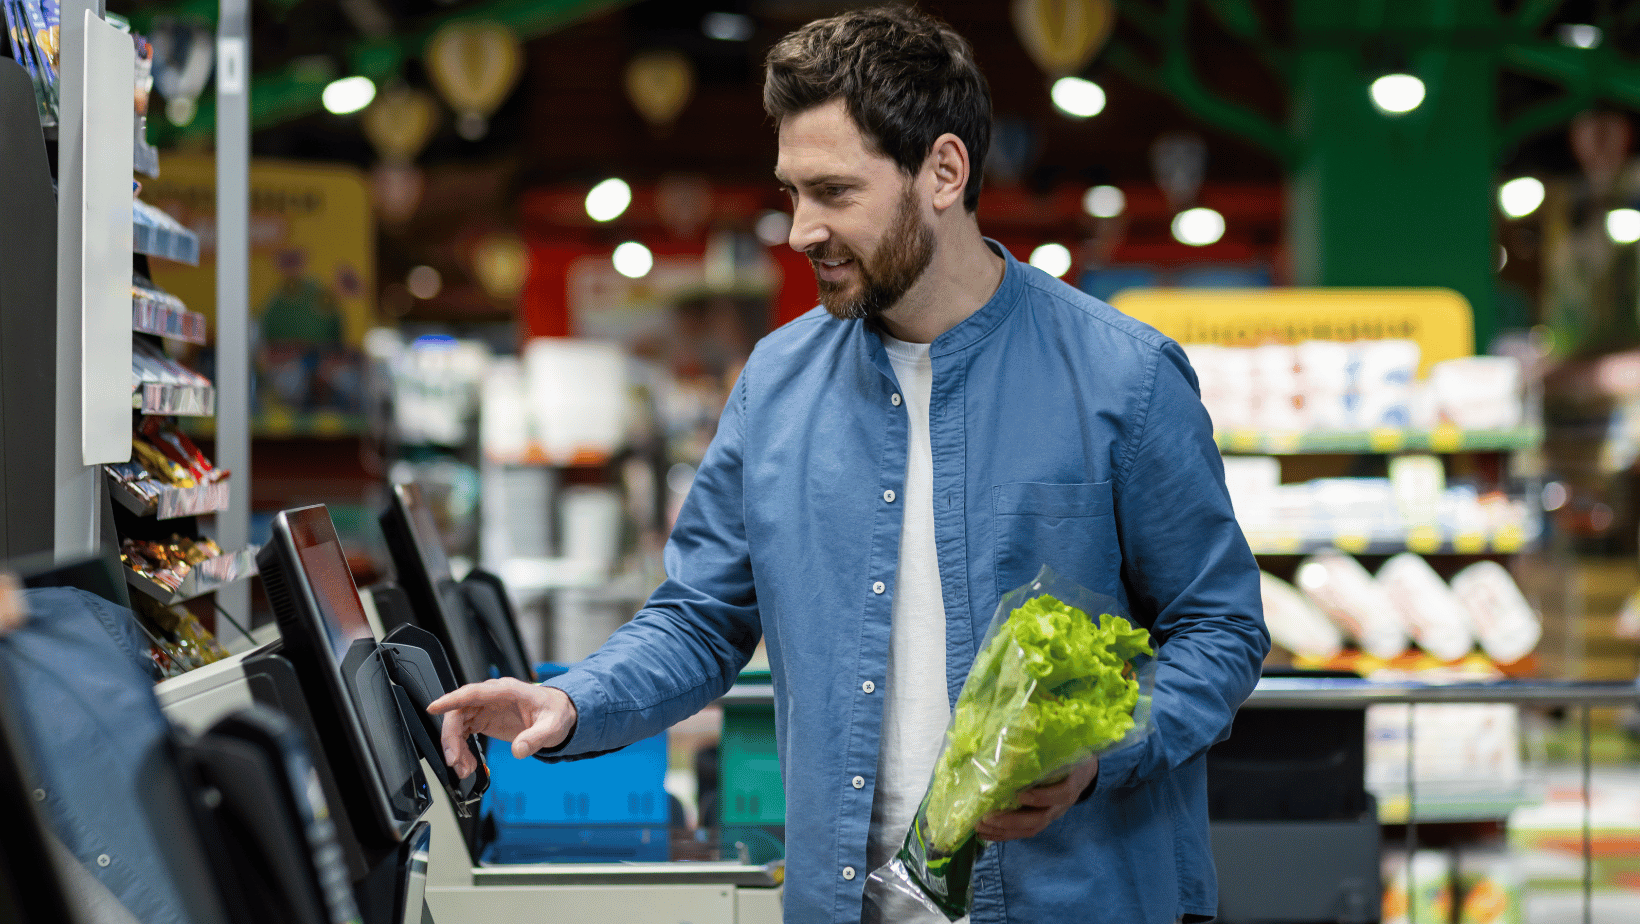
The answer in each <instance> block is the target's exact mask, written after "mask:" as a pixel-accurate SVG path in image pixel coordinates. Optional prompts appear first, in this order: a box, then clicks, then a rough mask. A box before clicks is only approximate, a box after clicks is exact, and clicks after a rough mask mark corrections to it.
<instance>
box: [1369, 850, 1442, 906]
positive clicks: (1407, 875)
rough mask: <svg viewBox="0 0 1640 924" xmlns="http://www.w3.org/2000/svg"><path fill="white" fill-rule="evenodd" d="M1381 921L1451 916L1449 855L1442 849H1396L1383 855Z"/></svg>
mask: <svg viewBox="0 0 1640 924" xmlns="http://www.w3.org/2000/svg"><path fill="white" fill-rule="evenodd" d="M1383 876H1384V911H1383V924H1411V922H1413V921H1419V922H1425V924H1435V922H1446V921H1450V920H1452V858H1451V857H1450V856H1449V855H1448V854H1447V853H1446V851H1444V850H1415V851H1413V853H1412V860H1411V862H1408V861H1407V854H1406V852H1405V851H1400V850H1385V851H1384V857H1383Z"/></svg>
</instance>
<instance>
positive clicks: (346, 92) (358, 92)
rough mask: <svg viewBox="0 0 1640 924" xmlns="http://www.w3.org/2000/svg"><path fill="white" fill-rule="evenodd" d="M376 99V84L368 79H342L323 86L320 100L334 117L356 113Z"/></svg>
mask: <svg viewBox="0 0 1640 924" xmlns="http://www.w3.org/2000/svg"><path fill="white" fill-rule="evenodd" d="M375 98H376V84H375V83H373V82H372V81H371V79H370V78H369V77H343V78H342V79H341V80H332V81H331V82H330V83H329V84H327V85H326V86H325V91H324V94H323V95H321V96H320V100H321V101H322V102H323V103H324V104H325V108H326V109H327V110H329V111H330V112H332V113H335V114H336V115H347V114H349V113H353V112H358V111H359V110H360V109H363V108H364V107H366V106H368V105H370V101H371V100H373V99H375Z"/></svg>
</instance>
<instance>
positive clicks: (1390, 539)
mask: <svg viewBox="0 0 1640 924" xmlns="http://www.w3.org/2000/svg"><path fill="white" fill-rule="evenodd" d="M1535 538H1536V537H1535V536H1533V535H1529V534H1527V533H1526V531H1524V530H1521V529H1516V528H1505V529H1501V530H1498V531H1497V532H1495V533H1492V534H1491V535H1487V534H1485V533H1458V534H1455V535H1454V534H1450V533H1445V532H1442V531H1440V530H1438V529H1414V530H1412V531H1410V532H1407V533H1402V534H1400V535H1372V536H1368V535H1360V534H1349V533H1339V534H1335V535H1331V536H1305V535H1301V534H1297V533H1276V532H1257V533H1249V534H1248V535H1247V544H1248V545H1249V546H1251V547H1252V549H1253V554H1254V555H1310V554H1313V553H1315V552H1319V551H1322V550H1324V549H1338V550H1339V551H1342V552H1348V553H1350V554H1351V555H1394V554H1397V553H1399V552H1416V553H1418V554H1419V555H1513V554H1514V553H1516V552H1519V551H1522V550H1523V549H1525V548H1526V547H1527V545H1528V544H1529V543H1530V542H1531V541H1532V540H1533V539H1535Z"/></svg>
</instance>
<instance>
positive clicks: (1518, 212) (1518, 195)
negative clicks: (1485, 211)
mask: <svg viewBox="0 0 1640 924" xmlns="http://www.w3.org/2000/svg"><path fill="white" fill-rule="evenodd" d="M1542 204H1543V181H1542V180H1539V179H1538V178H1537V177H1535V176H1517V177H1515V178H1514V179H1512V180H1510V181H1509V182H1507V183H1505V184H1503V185H1502V186H1500V187H1498V208H1501V209H1503V214H1505V215H1507V216H1509V217H1510V218H1524V217H1526V216H1527V215H1530V214H1532V213H1533V212H1535V211H1537V207H1538V206H1540V205H1542Z"/></svg>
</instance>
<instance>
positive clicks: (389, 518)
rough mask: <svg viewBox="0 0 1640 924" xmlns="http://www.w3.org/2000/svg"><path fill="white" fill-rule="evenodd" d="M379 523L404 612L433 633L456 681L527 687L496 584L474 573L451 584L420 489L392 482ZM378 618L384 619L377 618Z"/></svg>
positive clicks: (524, 661)
mask: <svg viewBox="0 0 1640 924" xmlns="http://www.w3.org/2000/svg"><path fill="white" fill-rule="evenodd" d="M381 525H382V534H383V535H384V536H385V537H386V539H387V548H388V552H389V553H390V554H391V555H392V557H393V570H394V571H395V572H396V573H397V575H398V583H399V586H400V587H402V588H403V589H404V592H405V595H406V596H407V597H408V600H409V611H410V615H411V617H412V618H413V619H414V620H415V625H417V626H419V627H420V628H422V629H425V630H427V631H428V632H431V633H433V636H434V637H435V638H437V639H438V640H439V643H440V644H441V645H443V646H444V650H445V651H446V652H447V653H448V654H449V655H450V661H451V663H452V665H453V666H454V668H455V670H456V679H457V680H458V681H459V682H461V683H464V684H465V683H477V682H479V681H483V680H488V679H490V677H492V676H495V675H500V676H506V677H517V678H518V679H520V680H524V681H526V682H534V680H535V675H534V672H533V671H531V670H530V666H529V659H528V658H527V657H526V656H525V654H524V645H523V642H522V641H521V640H520V638H519V634H518V628H517V625H516V623H515V621H514V618H513V614H512V609H511V606H510V605H509V604H508V602H507V597H506V592H505V590H504V589H503V588H502V587H501V584H500V580H499V579H498V578H494V577H493V576H490V575H488V574H485V573H483V572H474V574H472V575H470V576H469V577H468V579H467V580H464V581H463V582H461V583H460V584H458V583H457V582H456V581H455V579H454V578H453V577H452V576H451V574H450V560H449V558H448V557H447V556H446V555H445V553H444V542H443V540H442V539H441V538H440V536H439V531H438V524H437V523H436V522H435V521H434V519H433V510H432V507H431V506H430V505H429V504H428V503H427V499H426V496H425V495H424V494H423V493H422V491H421V488H420V487H418V486H417V485H414V484H396V485H394V486H393V492H392V497H391V499H390V500H389V501H388V504H387V509H386V510H384V511H382V514H381ZM390 609H391V608H390ZM383 618H384V620H387V619H390V618H391V617H390V616H389V615H388V614H387V613H384V614H383Z"/></svg>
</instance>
